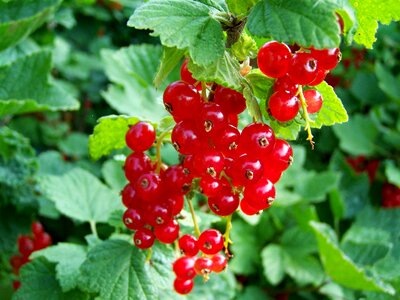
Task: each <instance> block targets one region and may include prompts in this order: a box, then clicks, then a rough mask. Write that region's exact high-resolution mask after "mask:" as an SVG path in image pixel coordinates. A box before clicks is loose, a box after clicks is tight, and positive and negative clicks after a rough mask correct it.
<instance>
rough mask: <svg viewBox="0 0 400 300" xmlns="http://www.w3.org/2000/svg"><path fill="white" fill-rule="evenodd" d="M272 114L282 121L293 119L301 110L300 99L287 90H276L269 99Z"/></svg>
mask: <svg viewBox="0 0 400 300" xmlns="http://www.w3.org/2000/svg"><path fill="white" fill-rule="evenodd" d="M268 108H269V112H270V113H271V116H273V117H274V118H275V119H276V120H278V121H280V122H287V121H290V120H293V119H294V118H295V117H296V115H297V113H298V112H299V110H300V106H299V99H298V98H297V97H296V96H293V95H291V94H288V93H285V92H275V93H274V94H272V95H271V97H270V98H269V101H268Z"/></svg>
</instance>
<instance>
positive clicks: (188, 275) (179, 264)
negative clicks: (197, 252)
mask: <svg viewBox="0 0 400 300" xmlns="http://www.w3.org/2000/svg"><path fill="white" fill-rule="evenodd" d="M194 263H195V258H192V257H186V256H182V257H180V258H178V259H177V260H176V261H175V262H174V264H173V266H172V270H173V271H174V273H175V275H176V277H178V278H181V279H192V278H194V277H195V276H196V271H195V270H194Z"/></svg>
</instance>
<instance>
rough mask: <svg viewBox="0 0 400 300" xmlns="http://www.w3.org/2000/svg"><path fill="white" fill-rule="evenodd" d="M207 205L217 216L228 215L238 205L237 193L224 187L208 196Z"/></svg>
mask: <svg viewBox="0 0 400 300" xmlns="http://www.w3.org/2000/svg"><path fill="white" fill-rule="evenodd" d="M208 206H209V207H210V209H211V210H212V211H213V212H214V213H215V214H216V215H218V216H223V217H225V216H229V215H231V214H233V213H234V212H235V211H236V210H237V208H238V207H239V195H237V194H233V193H232V192H231V191H230V188H229V189H226V190H224V191H222V192H220V193H219V194H217V195H215V196H213V197H209V198H208Z"/></svg>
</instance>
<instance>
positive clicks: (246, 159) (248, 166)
mask: <svg viewBox="0 0 400 300" xmlns="http://www.w3.org/2000/svg"><path fill="white" fill-rule="evenodd" d="M262 174H263V165H262V163H261V162H260V160H259V159H257V158H256V157H254V156H253V155H248V154H243V155H241V156H239V157H238V158H237V159H236V160H235V161H234V162H233V166H232V169H231V170H230V171H229V175H230V177H231V178H232V183H233V184H234V185H235V186H246V185H248V184H251V183H255V182H257V181H258V180H259V179H260V178H261V176H262Z"/></svg>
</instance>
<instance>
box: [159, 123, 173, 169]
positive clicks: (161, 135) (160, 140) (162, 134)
mask: <svg viewBox="0 0 400 300" xmlns="http://www.w3.org/2000/svg"><path fill="white" fill-rule="evenodd" d="M170 132H171V131H170V130H166V131H164V132H162V133H161V134H160V136H159V137H158V139H157V143H156V160H157V166H156V173H157V174H160V170H161V164H162V160H161V146H162V143H163V140H164V138H165V137H166V136H167V135H168V134H169V133H170Z"/></svg>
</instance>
